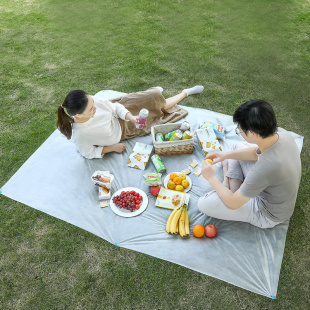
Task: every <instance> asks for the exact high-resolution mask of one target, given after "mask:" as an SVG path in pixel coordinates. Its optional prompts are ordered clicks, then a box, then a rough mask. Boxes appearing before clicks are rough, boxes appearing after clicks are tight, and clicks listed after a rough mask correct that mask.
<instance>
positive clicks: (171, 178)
mask: <svg viewBox="0 0 310 310" xmlns="http://www.w3.org/2000/svg"><path fill="white" fill-rule="evenodd" d="M177 176H178V174H177V173H175V172H172V173H170V180H173V179H174V178H176V177H177Z"/></svg>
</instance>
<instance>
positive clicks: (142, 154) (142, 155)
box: [127, 142, 153, 170]
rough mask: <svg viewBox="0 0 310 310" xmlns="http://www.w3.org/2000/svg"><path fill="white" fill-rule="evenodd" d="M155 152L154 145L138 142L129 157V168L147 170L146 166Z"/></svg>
mask: <svg viewBox="0 0 310 310" xmlns="http://www.w3.org/2000/svg"><path fill="white" fill-rule="evenodd" d="M152 150H153V145H148V144H144V143H140V142H137V143H136V144H135V146H134V148H133V150H132V152H131V154H130V156H129V159H128V164H127V166H128V167H133V168H137V169H140V170H145V167H146V164H147V162H148V160H149V158H150V155H151V153H152Z"/></svg>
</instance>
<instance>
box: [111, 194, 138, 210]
mask: <svg viewBox="0 0 310 310" xmlns="http://www.w3.org/2000/svg"><path fill="white" fill-rule="evenodd" d="M112 201H113V203H114V204H115V205H116V206H117V207H118V208H120V209H124V210H128V211H130V212H133V211H135V210H139V209H140V205H141V202H142V201H143V197H142V196H141V195H140V194H139V193H137V192H136V191H134V190H132V191H126V192H125V191H122V192H121V194H120V195H116V196H113V198H112Z"/></svg>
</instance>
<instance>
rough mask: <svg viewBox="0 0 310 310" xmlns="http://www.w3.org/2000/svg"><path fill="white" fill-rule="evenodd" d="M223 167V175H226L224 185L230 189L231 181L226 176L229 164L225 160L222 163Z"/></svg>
mask: <svg viewBox="0 0 310 310" xmlns="http://www.w3.org/2000/svg"><path fill="white" fill-rule="evenodd" d="M222 166H223V174H224V180H223V185H224V186H225V187H227V188H229V180H228V177H227V176H226V173H227V171H228V164H227V162H226V161H225V160H223V161H222Z"/></svg>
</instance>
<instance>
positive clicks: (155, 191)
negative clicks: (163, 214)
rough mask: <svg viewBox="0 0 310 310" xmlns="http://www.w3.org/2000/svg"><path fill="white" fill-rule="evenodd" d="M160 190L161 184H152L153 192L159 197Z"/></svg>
mask: <svg viewBox="0 0 310 310" xmlns="http://www.w3.org/2000/svg"><path fill="white" fill-rule="evenodd" d="M159 191H160V186H159V185H158V186H152V187H151V194H152V195H153V196H155V197H157V195H158V193H159Z"/></svg>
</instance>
